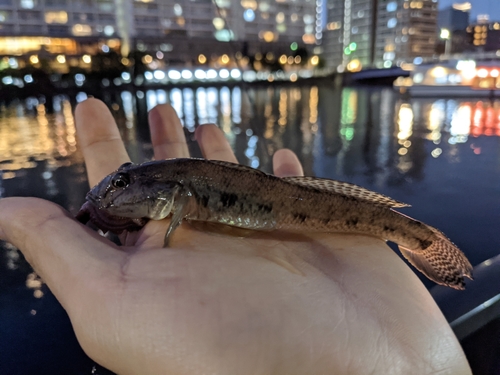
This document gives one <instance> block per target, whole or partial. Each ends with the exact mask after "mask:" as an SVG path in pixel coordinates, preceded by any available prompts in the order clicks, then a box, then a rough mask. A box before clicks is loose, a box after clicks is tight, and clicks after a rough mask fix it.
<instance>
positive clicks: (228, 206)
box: [77, 158, 472, 289]
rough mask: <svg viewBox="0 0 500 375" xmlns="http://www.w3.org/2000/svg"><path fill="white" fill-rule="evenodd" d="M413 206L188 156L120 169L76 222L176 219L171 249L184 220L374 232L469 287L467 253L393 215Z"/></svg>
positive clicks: (333, 184) (130, 226) (438, 277)
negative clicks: (400, 208) (175, 232)
mask: <svg viewBox="0 0 500 375" xmlns="http://www.w3.org/2000/svg"><path fill="white" fill-rule="evenodd" d="M407 206H408V205H407V204H405V203H401V202H398V201H396V200H394V199H392V198H390V197H387V196H385V195H382V194H379V193H376V192H373V191H370V190H368V189H365V188H362V187H360V186H357V185H353V184H349V183H346V182H341V181H334V180H329V179H320V178H314V177H286V178H279V177H276V176H274V175H270V174H267V173H264V172H262V171H259V170H256V169H253V168H250V167H246V166H241V165H239V164H234V163H229V162H223V161H214V160H205V159H194V158H187V159H168V160H159V161H152V162H147V163H143V164H140V165H135V164H132V163H126V164H124V165H122V166H121V167H120V168H119V169H118V170H116V171H115V172H113V173H111V174H110V175H108V176H106V177H105V178H104V179H103V180H102V181H101V182H99V183H98V184H97V185H96V186H95V187H93V188H92V189H91V190H90V192H89V193H88V194H87V202H86V203H85V204H84V206H83V207H82V209H81V210H80V212H79V214H78V215H77V217H78V218H79V219H80V220H81V221H82V222H86V221H89V220H90V221H91V222H93V223H94V224H95V225H96V226H98V227H100V228H101V229H103V230H111V231H115V232H118V231H121V230H137V229H138V228H140V227H141V226H143V225H145V223H146V222H147V220H150V219H152V220H161V219H163V218H165V217H167V216H169V215H171V216H172V220H171V223H170V226H169V228H168V230H167V232H166V234H165V246H168V243H169V241H170V239H171V237H172V234H173V233H174V231H175V229H176V228H177V227H178V226H179V225H180V224H181V222H182V221H183V220H190V221H206V222H215V223H220V224H226V225H230V226H234V227H239V228H245V229H253V230H274V229H281V230H289V231H299V232H300V231H303V232H308V233H311V232H337V233H356V234H364V235H371V236H375V237H379V238H381V239H384V240H389V241H392V242H395V243H396V244H398V246H399V249H400V250H401V253H402V254H403V255H404V256H405V257H406V259H408V261H409V262H410V263H411V264H413V265H414V266H415V267H416V268H417V269H419V270H420V271H421V272H422V273H424V274H425V275H426V276H427V277H428V278H430V279H431V280H433V281H435V282H436V283H439V284H443V285H447V286H450V287H452V288H456V289H463V288H464V285H465V284H464V277H468V278H472V266H471V265H470V263H469V261H468V260H467V258H466V257H465V255H464V254H463V253H462V252H461V251H460V250H459V249H458V248H457V247H456V246H455V245H454V244H453V243H452V242H451V241H450V240H449V239H448V238H447V237H446V236H445V235H444V234H443V233H441V232H440V231H439V230H437V229H436V228H433V227H431V226H429V225H427V224H424V223H422V222H420V221H418V220H415V219H412V218H410V217H408V216H406V215H404V214H402V213H400V212H397V211H394V210H393V208H394V207H398V208H399V207H407Z"/></svg>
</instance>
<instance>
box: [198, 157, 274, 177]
mask: <svg viewBox="0 0 500 375" xmlns="http://www.w3.org/2000/svg"><path fill="white" fill-rule="evenodd" d="M206 161H208V162H210V163H212V164H217V165H221V166H223V167H227V168H233V169H237V170H240V171H247V172H251V173H256V174H260V175H262V174H263V175H268V174H267V173H265V172H262V171H259V170H258V169H255V168H252V167H247V166H246V165H241V164H236V163H231V162H228V161H222V160H206Z"/></svg>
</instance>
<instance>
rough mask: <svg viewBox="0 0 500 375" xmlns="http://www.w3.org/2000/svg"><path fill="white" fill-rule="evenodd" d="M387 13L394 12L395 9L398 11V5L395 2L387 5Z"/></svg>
mask: <svg viewBox="0 0 500 375" xmlns="http://www.w3.org/2000/svg"><path fill="white" fill-rule="evenodd" d="M386 9H387V11H388V12H395V11H396V9H398V3H396V2H395V1H391V2H390V3H389V4H387V8H386Z"/></svg>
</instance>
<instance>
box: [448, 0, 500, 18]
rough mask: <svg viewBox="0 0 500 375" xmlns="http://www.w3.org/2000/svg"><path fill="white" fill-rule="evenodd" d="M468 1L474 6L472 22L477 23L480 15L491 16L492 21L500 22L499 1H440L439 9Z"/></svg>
mask: <svg viewBox="0 0 500 375" xmlns="http://www.w3.org/2000/svg"><path fill="white" fill-rule="evenodd" d="M465 1H468V2H469V3H471V5H472V9H471V12H470V14H471V18H470V21H471V22H475V21H476V18H477V16H478V14H489V16H490V20H492V21H500V7H498V6H496V7H495V5H497V0H463V1H462V0H439V9H443V8H446V7H449V6H451V5H453V4H455V3H461V2H465Z"/></svg>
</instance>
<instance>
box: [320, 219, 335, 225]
mask: <svg viewBox="0 0 500 375" xmlns="http://www.w3.org/2000/svg"><path fill="white" fill-rule="evenodd" d="M321 222H322V223H323V224H324V225H328V224H330V223H331V222H332V219H330V218H329V217H327V218H325V219H322V220H321Z"/></svg>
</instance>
